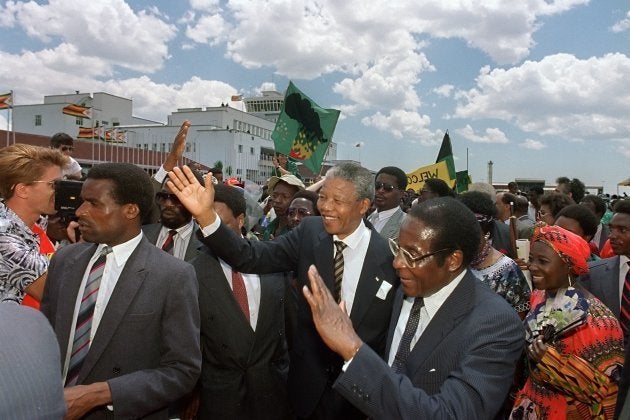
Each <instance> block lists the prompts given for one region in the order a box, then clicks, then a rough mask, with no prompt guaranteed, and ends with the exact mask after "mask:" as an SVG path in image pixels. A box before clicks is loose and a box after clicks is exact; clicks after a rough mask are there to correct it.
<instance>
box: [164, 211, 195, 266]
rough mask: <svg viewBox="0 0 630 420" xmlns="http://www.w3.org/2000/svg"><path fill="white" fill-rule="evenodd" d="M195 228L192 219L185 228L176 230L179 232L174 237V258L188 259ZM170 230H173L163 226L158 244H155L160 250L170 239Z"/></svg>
mask: <svg viewBox="0 0 630 420" xmlns="http://www.w3.org/2000/svg"><path fill="white" fill-rule="evenodd" d="M194 227H195V222H194V221H193V220H192V219H191V220H190V222H188V223H187V224H185V225H184V226H181V227H179V228H177V229H175V230H176V231H177V235H175V236H174V237H173V256H175V257H177V258H179V259H180V260H185V259H186V250H187V249H188V244H189V243H190V238H191V237H192V233H193V230H194ZM170 230H171V229H169V228H167V227H166V226H164V225H162V227H161V228H160V234H159V235H158V238H157V242H156V243H155V245H156V246H157V247H158V248H162V246H163V245H164V242H166V238H168V232H169V231H170Z"/></svg>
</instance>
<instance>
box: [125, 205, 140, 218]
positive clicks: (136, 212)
mask: <svg viewBox="0 0 630 420" xmlns="http://www.w3.org/2000/svg"><path fill="white" fill-rule="evenodd" d="M124 212H125V217H126V218H127V219H129V220H131V219H135V218H136V217H140V207H138V205H137V204H131V203H129V204H125V205H124Z"/></svg>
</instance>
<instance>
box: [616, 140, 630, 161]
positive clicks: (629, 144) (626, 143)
mask: <svg viewBox="0 0 630 420" xmlns="http://www.w3.org/2000/svg"><path fill="white" fill-rule="evenodd" d="M617 143H618V145H617V146H616V147H615V149H616V151H617V152H618V153H619V154H621V155H623V156H625V157H627V158H630V139H626V140H619V141H618V142H617Z"/></svg>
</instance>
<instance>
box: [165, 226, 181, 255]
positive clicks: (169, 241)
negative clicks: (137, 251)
mask: <svg viewBox="0 0 630 420" xmlns="http://www.w3.org/2000/svg"><path fill="white" fill-rule="evenodd" d="M175 235H177V231H176V230H175V229H171V230H169V231H168V236H167V237H166V240H165V241H164V244H163V245H162V250H163V251H166V252H168V253H169V254H171V255H173V248H174V247H175V239H173V237H174V236H175Z"/></svg>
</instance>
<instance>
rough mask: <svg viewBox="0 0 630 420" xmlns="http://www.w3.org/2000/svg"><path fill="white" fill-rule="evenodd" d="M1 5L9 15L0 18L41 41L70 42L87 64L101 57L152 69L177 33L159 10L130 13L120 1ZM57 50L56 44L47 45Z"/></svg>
mask: <svg viewBox="0 0 630 420" xmlns="http://www.w3.org/2000/svg"><path fill="white" fill-rule="evenodd" d="M5 7H6V9H7V10H5V12H7V11H9V14H11V15H12V16H13V18H3V19H2V21H0V22H2V23H5V22H8V23H9V24H11V23H12V22H13V24H15V25H19V26H21V27H22V28H23V29H24V31H25V32H26V34H27V35H28V36H30V37H32V38H34V39H37V40H39V41H41V42H44V43H52V42H54V41H55V40H57V39H61V44H62V45H63V44H67V45H69V46H70V47H69V48H71V49H72V50H73V52H75V54H76V55H77V56H79V57H82V58H83V60H85V61H86V62H87V61H91V60H97V61H99V60H100V61H101V62H102V63H108V65H109V66H110V67H113V66H114V65H118V66H122V67H126V68H129V69H132V70H136V71H144V72H153V71H155V70H157V69H159V68H160V67H161V66H162V64H163V62H164V60H165V59H167V58H168V45H167V44H168V42H169V41H170V40H172V39H173V38H174V37H175V34H176V28H175V26H173V25H171V24H168V23H167V22H165V21H164V20H162V19H161V18H160V17H159V16H158V15H157V12H154V11H151V10H150V9H147V10H141V11H139V12H134V11H133V10H132V9H131V8H130V7H129V5H128V4H127V3H126V2H124V1H123V0H101V1H94V2H84V1H80V0H57V1H54V2H50V3H49V4H43V5H40V4H37V3H35V2H33V1H30V2H28V3H24V2H15V3H14V2H8V3H7V5H6V6H5ZM78 10H80V13H78V12H77V11H78ZM0 12H2V10H0ZM0 14H3V13H0ZM13 19H14V20H13ZM5 24H6V23H5ZM55 50H57V47H55V48H52V49H51V51H55ZM139 57H141V58H142V59H139ZM59 59H61V58H59ZM97 64H98V63H97Z"/></svg>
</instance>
